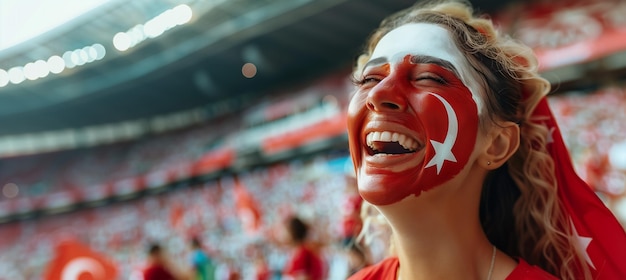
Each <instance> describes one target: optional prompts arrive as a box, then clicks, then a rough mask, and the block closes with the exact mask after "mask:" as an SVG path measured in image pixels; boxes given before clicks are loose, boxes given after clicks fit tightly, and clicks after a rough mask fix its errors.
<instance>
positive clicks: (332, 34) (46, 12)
mask: <svg viewBox="0 0 626 280" xmlns="http://www.w3.org/2000/svg"><path fill="white" fill-rule="evenodd" d="M471 2H472V3H473V4H474V5H475V6H476V8H477V9H478V10H479V11H481V12H484V13H486V14H489V15H490V16H491V17H492V18H493V19H494V20H495V21H496V22H498V23H499V25H500V26H501V29H502V30H503V32H506V33H508V34H511V36H513V37H515V38H517V39H519V40H522V41H524V42H526V43H527V44H529V45H530V46H532V47H533V49H534V50H535V52H536V53H537V55H538V57H539V60H540V64H541V66H540V67H541V73H542V75H544V76H545V77H546V78H547V79H548V80H550V81H551V82H552V83H553V85H554V90H553V93H552V95H551V97H550V102H551V104H552V106H553V109H554V113H555V114H556V115H557V119H558V120H559V122H560V125H561V129H562V131H563V133H564V137H565V138H566V139H565V140H566V143H567V145H568V146H569V148H570V150H571V155H572V159H573V162H574V164H575V167H576V169H577V170H578V172H579V174H580V175H581V176H582V177H583V179H585V180H586V181H587V182H588V183H589V184H590V185H591V186H592V187H593V188H594V190H595V191H596V192H597V194H598V195H599V196H600V197H601V198H602V199H603V200H604V201H605V202H606V204H607V206H608V207H609V208H610V209H611V210H612V211H614V213H615V214H616V215H617V216H618V218H620V220H621V221H622V222H625V221H626V199H625V196H624V194H625V191H626V190H625V189H626V122H624V120H626V92H625V91H626V85H625V83H624V82H625V81H626V21H625V20H624V17H623V15H624V14H626V2H624V1H618V0H611V1H594V0H555V1H514V0H507V1H497V0H476V1H471ZM414 3H415V1H412V0H228V1H226V0H133V1H121V0H89V1H80V0H64V1H45V0H22V1H19V0H0V157H1V158H0V188H1V190H2V194H0V279H11V280H15V279H60V278H50V277H52V276H49V275H51V274H50V273H51V272H50V271H51V270H54V269H57V268H55V267H58V266H63V264H62V263H61V264H60V263H59V257H58V256H59V250H61V249H60V248H62V247H61V246H59V244H62V243H63V242H66V241H67V240H72V242H75V243H76V244H82V245H81V246H84V247H86V248H88V249H87V250H92V251H93V252H96V253H94V254H97V255H98V256H100V257H102V258H103V261H106V262H109V263H112V264H113V266H114V267H115V270H116V275H117V279H134V278H133V277H135V276H134V275H136V272H137V271H138V270H139V269H140V268H141V266H142V265H143V262H144V260H145V246H146V245H147V243H148V242H150V241H155V240H158V241H161V242H163V244H165V246H166V248H167V250H168V252H169V254H170V255H171V256H173V257H175V258H174V260H175V262H176V263H177V264H179V265H180V266H181V267H184V266H185V265H187V263H186V258H187V257H186V255H187V254H188V252H189V248H188V247H187V241H188V240H189V238H190V237H192V236H200V237H201V238H202V240H203V241H204V243H205V244H204V245H205V246H206V247H207V248H208V249H209V250H210V252H211V253H212V254H213V255H214V256H216V258H217V259H219V260H220V261H224V262H225V263H226V262H229V260H232V263H233V264H235V266H236V267H238V269H240V273H241V275H243V279H253V278H252V275H253V274H254V266H253V265H252V263H253V262H254V258H256V257H257V256H258V254H259V252H260V254H262V255H264V256H265V257H266V259H267V260H268V263H269V265H270V267H271V268H272V269H274V270H280V269H281V265H282V262H284V259H285V256H284V251H282V250H280V248H274V247H272V246H271V244H273V243H272V242H270V241H272V240H274V239H276V238H277V237H276V236H277V235H278V233H276V227H277V224H279V223H280V221H281V219H282V218H284V217H285V216H286V215H288V214H290V213H297V214H298V215H300V216H302V217H304V218H305V219H307V220H308V221H309V222H311V223H313V224H315V228H314V238H316V239H317V240H318V241H320V242H321V243H324V244H335V243H337V241H338V240H340V238H341V237H342V232H341V231H342V229H341V227H342V225H343V220H342V219H344V218H345V217H343V216H344V214H345V213H344V212H345V208H346V207H345V203H346V200H347V198H349V196H350V180H349V179H348V177H349V174H350V172H351V171H352V170H351V168H352V167H351V163H350V160H349V155H348V151H347V136H346V133H345V130H346V128H345V123H344V122H345V121H344V116H345V110H346V104H347V101H348V98H349V96H350V93H351V90H352V89H351V86H352V84H351V81H350V76H349V75H350V69H351V66H352V63H353V61H354V58H355V57H356V55H357V54H358V52H359V50H360V49H361V47H362V43H363V42H364V41H365V38H366V37H367V35H368V34H369V32H371V31H372V30H373V29H374V28H375V27H376V26H377V24H378V23H379V22H380V20H381V19H382V18H384V17H386V16H387V15H389V14H391V13H393V12H395V11H398V10H400V9H402V8H405V7H408V6H410V5H412V4H414ZM274 241H275V240H274ZM268 244H269V245H268ZM259 250H260V251H259ZM334 250H337V248H336V246H332V245H329V246H328V248H327V249H326V253H325V254H326V255H327V257H328V258H327V259H328V262H329V264H332V263H333V262H335V263H337V262H339V260H338V257H337V256H336V254H334V252H335V251H334ZM83 274H85V275H87V274H88V273H87V270H85V271H84V273H83ZM76 275H79V274H76ZM85 275H83V277H92V278H80V279H101V278H97V277H96V276H93V275H92V276H88V275H87V276H85ZM46 277H47V278H46ZM76 279H78V278H76ZM102 279H106V278H102Z"/></svg>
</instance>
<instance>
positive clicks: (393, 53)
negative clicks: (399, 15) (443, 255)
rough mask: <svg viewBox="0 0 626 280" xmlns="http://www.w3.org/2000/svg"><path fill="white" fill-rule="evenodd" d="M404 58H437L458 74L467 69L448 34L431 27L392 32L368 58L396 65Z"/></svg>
mask: <svg viewBox="0 0 626 280" xmlns="http://www.w3.org/2000/svg"><path fill="white" fill-rule="evenodd" d="M407 54H412V55H428V56H432V57H436V58H439V59H442V60H445V61H448V62H450V63H451V64H452V65H453V66H454V67H455V68H457V69H459V70H462V69H463V68H467V67H468V65H467V62H466V60H465V58H464V56H463V53H462V52H461V51H460V50H459V48H457V47H456V44H455V43H454V40H453V39H452V37H451V34H450V32H449V31H448V30H446V29H445V28H443V27H441V26H439V25H435V24H430V23H410V24H405V25H402V26H400V27H397V28H396V29H393V30H392V31H390V32H389V33H387V34H386V35H385V36H383V38H382V39H381V40H380V41H379V42H378V44H377V45H376V48H375V49H374V52H373V53H372V56H371V57H372V59H376V58H380V57H382V58H385V59H386V60H387V61H389V62H391V63H397V62H400V61H402V59H403V58H404V56H406V55H407ZM466 70H470V69H466Z"/></svg>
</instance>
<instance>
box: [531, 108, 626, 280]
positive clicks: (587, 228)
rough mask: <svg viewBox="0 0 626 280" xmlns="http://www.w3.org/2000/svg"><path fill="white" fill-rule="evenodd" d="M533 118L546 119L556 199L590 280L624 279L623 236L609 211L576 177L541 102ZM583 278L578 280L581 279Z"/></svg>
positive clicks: (625, 250)
mask: <svg viewBox="0 0 626 280" xmlns="http://www.w3.org/2000/svg"><path fill="white" fill-rule="evenodd" d="M534 115H535V116H538V117H546V118H545V119H546V121H545V122H544V124H545V125H546V126H547V128H548V130H549V133H550V134H549V135H548V138H547V139H548V151H549V152H550V153H551V155H552V158H553V159H554V164H555V172H556V177H557V183H558V195H559V199H560V200H561V202H562V203H563V205H564V207H565V209H566V211H567V213H568V214H569V216H570V226H571V230H572V234H573V235H574V236H573V237H574V238H575V239H576V241H577V242H578V245H579V249H580V251H581V253H582V254H583V256H584V257H585V261H586V265H588V266H589V269H590V271H591V274H592V276H593V279H626V233H625V232H624V229H623V228H622V226H621V225H620V223H619V222H618V221H617V219H616V218H615V216H614V215H613V214H612V213H611V211H610V210H609V209H608V208H607V207H606V206H605V205H604V203H603V202H602V201H601V200H600V199H599V198H598V196H597V195H596V194H595V193H594V192H593V190H592V189H591V188H590V187H589V186H588V185H587V184H586V183H585V182H584V181H583V180H582V179H581V178H580V177H578V175H577V174H576V172H575V170H574V167H573V165H572V162H571V159H570V156H569V153H568V151H567V149H566V146H565V143H564V142H563V139H562V137H561V132H560V130H559V128H558V126H557V123H556V121H555V119H554V116H553V115H552V112H551V111H550V108H549V106H548V102H547V100H546V98H544V99H543V100H542V101H541V102H540V103H539V104H538V105H537V108H536V109H535V112H534ZM582 278H583V277H582V276H581V277H580V279H582Z"/></svg>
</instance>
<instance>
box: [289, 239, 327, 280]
mask: <svg viewBox="0 0 626 280" xmlns="http://www.w3.org/2000/svg"><path fill="white" fill-rule="evenodd" d="M284 275H286V276H296V275H306V276H307V277H308V279H309V280H321V279H323V278H324V262H323V260H322V258H320V257H319V256H318V255H317V254H316V253H315V252H313V251H312V250H311V249H309V248H307V247H306V246H300V247H298V248H297V249H296V251H295V253H294V254H293V256H292V258H291V259H290V260H289V261H288V262H287V264H286V266H285V271H284Z"/></svg>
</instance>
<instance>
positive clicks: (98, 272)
mask: <svg viewBox="0 0 626 280" xmlns="http://www.w3.org/2000/svg"><path fill="white" fill-rule="evenodd" d="M83 273H89V274H91V275H92V276H93V278H94V279H102V280H104V276H105V275H104V267H103V266H102V264H100V263H99V262H97V261H96V260H94V259H92V258H88V257H80V258H76V259H73V260H71V261H70V262H68V263H67V264H66V265H65V267H64V268H63V271H62V272H61V280H77V279H78V277H79V276H80V275H81V274H83Z"/></svg>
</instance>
